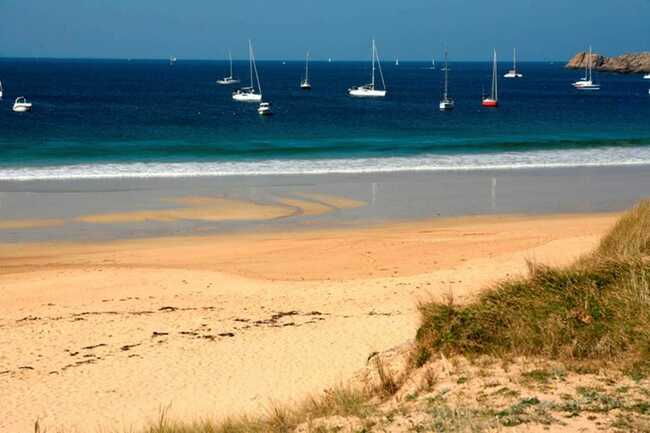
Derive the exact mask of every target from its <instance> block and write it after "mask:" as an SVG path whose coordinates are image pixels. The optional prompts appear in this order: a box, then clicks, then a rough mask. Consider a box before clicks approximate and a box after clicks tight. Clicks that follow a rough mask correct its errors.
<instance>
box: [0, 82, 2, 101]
mask: <svg viewBox="0 0 650 433" xmlns="http://www.w3.org/2000/svg"><path fill="white" fill-rule="evenodd" d="M0 99H2V81H0Z"/></svg>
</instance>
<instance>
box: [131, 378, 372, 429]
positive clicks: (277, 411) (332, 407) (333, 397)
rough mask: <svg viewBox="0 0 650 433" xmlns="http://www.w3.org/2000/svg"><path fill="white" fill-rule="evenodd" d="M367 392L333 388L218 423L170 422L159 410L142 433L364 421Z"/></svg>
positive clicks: (282, 427) (164, 412) (165, 414)
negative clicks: (332, 418) (331, 419)
mask: <svg viewBox="0 0 650 433" xmlns="http://www.w3.org/2000/svg"><path fill="white" fill-rule="evenodd" d="M370 398H371V392H370V390H365V389H355V388H351V387H336V388H333V389H330V390H328V391H326V392H325V393H324V394H323V395H322V396H319V397H311V398H308V399H306V400H304V401H302V403H301V404H298V405H293V406H289V405H286V406H274V407H272V408H270V409H269V410H268V411H267V413H266V414H264V415H261V416H239V417H228V418H225V419H221V420H218V421H215V420H211V419H206V420H200V421H195V422H186V421H181V422H177V421H173V420H171V419H170V418H169V417H168V416H167V411H166V410H162V411H161V413H160V416H159V418H158V420H157V422H155V423H153V424H151V425H150V426H149V427H148V428H147V429H146V430H144V431H143V433H289V432H292V431H294V429H295V428H296V427H297V426H298V425H299V424H302V423H305V422H309V420H313V419H318V418H322V417H326V416H334V415H340V416H344V417H357V418H360V419H364V418H366V417H368V416H369V415H370V413H371V412H372V406H371V405H370V404H369V401H370Z"/></svg>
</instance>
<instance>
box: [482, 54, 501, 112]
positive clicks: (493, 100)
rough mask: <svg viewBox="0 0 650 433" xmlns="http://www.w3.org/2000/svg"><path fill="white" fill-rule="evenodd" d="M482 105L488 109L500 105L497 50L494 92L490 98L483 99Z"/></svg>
mask: <svg viewBox="0 0 650 433" xmlns="http://www.w3.org/2000/svg"><path fill="white" fill-rule="evenodd" d="M481 105H483V106H484V107H487V108H496V107H498V105H499V87H498V81H497V50H496V49H495V50H494V56H493V59H492V90H491V92H490V96H488V97H485V96H484V97H483V100H482V102H481Z"/></svg>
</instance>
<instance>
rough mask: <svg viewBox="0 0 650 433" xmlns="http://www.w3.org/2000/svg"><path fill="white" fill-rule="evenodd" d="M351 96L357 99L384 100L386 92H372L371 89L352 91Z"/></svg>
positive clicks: (350, 91)
mask: <svg viewBox="0 0 650 433" xmlns="http://www.w3.org/2000/svg"><path fill="white" fill-rule="evenodd" d="M348 94H349V95H350V96H354V97H356V98H383V97H384V96H386V91H385V90H370V89H350V90H348Z"/></svg>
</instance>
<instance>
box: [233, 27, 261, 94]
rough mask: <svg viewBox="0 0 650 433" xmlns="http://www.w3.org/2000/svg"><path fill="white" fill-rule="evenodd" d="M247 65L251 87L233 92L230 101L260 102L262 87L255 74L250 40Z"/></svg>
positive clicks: (255, 69)
mask: <svg viewBox="0 0 650 433" xmlns="http://www.w3.org/2000/svg"><path fill="white" fill-rule="evenodd" d="M248 63H249V64H250V76H251V85H250V86H248V87H242V88H241V89H237V90H235V91H234V92H233V93H232V99H234V100H235V101H242V102H261V101H262V86H260V76H259V74H258V73H257V65H256V64H255V53H254V52H253V44H252V43H251V41H250V39H249V40H248ZM253 72H255V80H256V81H253ZM255 82H257V89H256V88H255Z"/></svg>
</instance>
